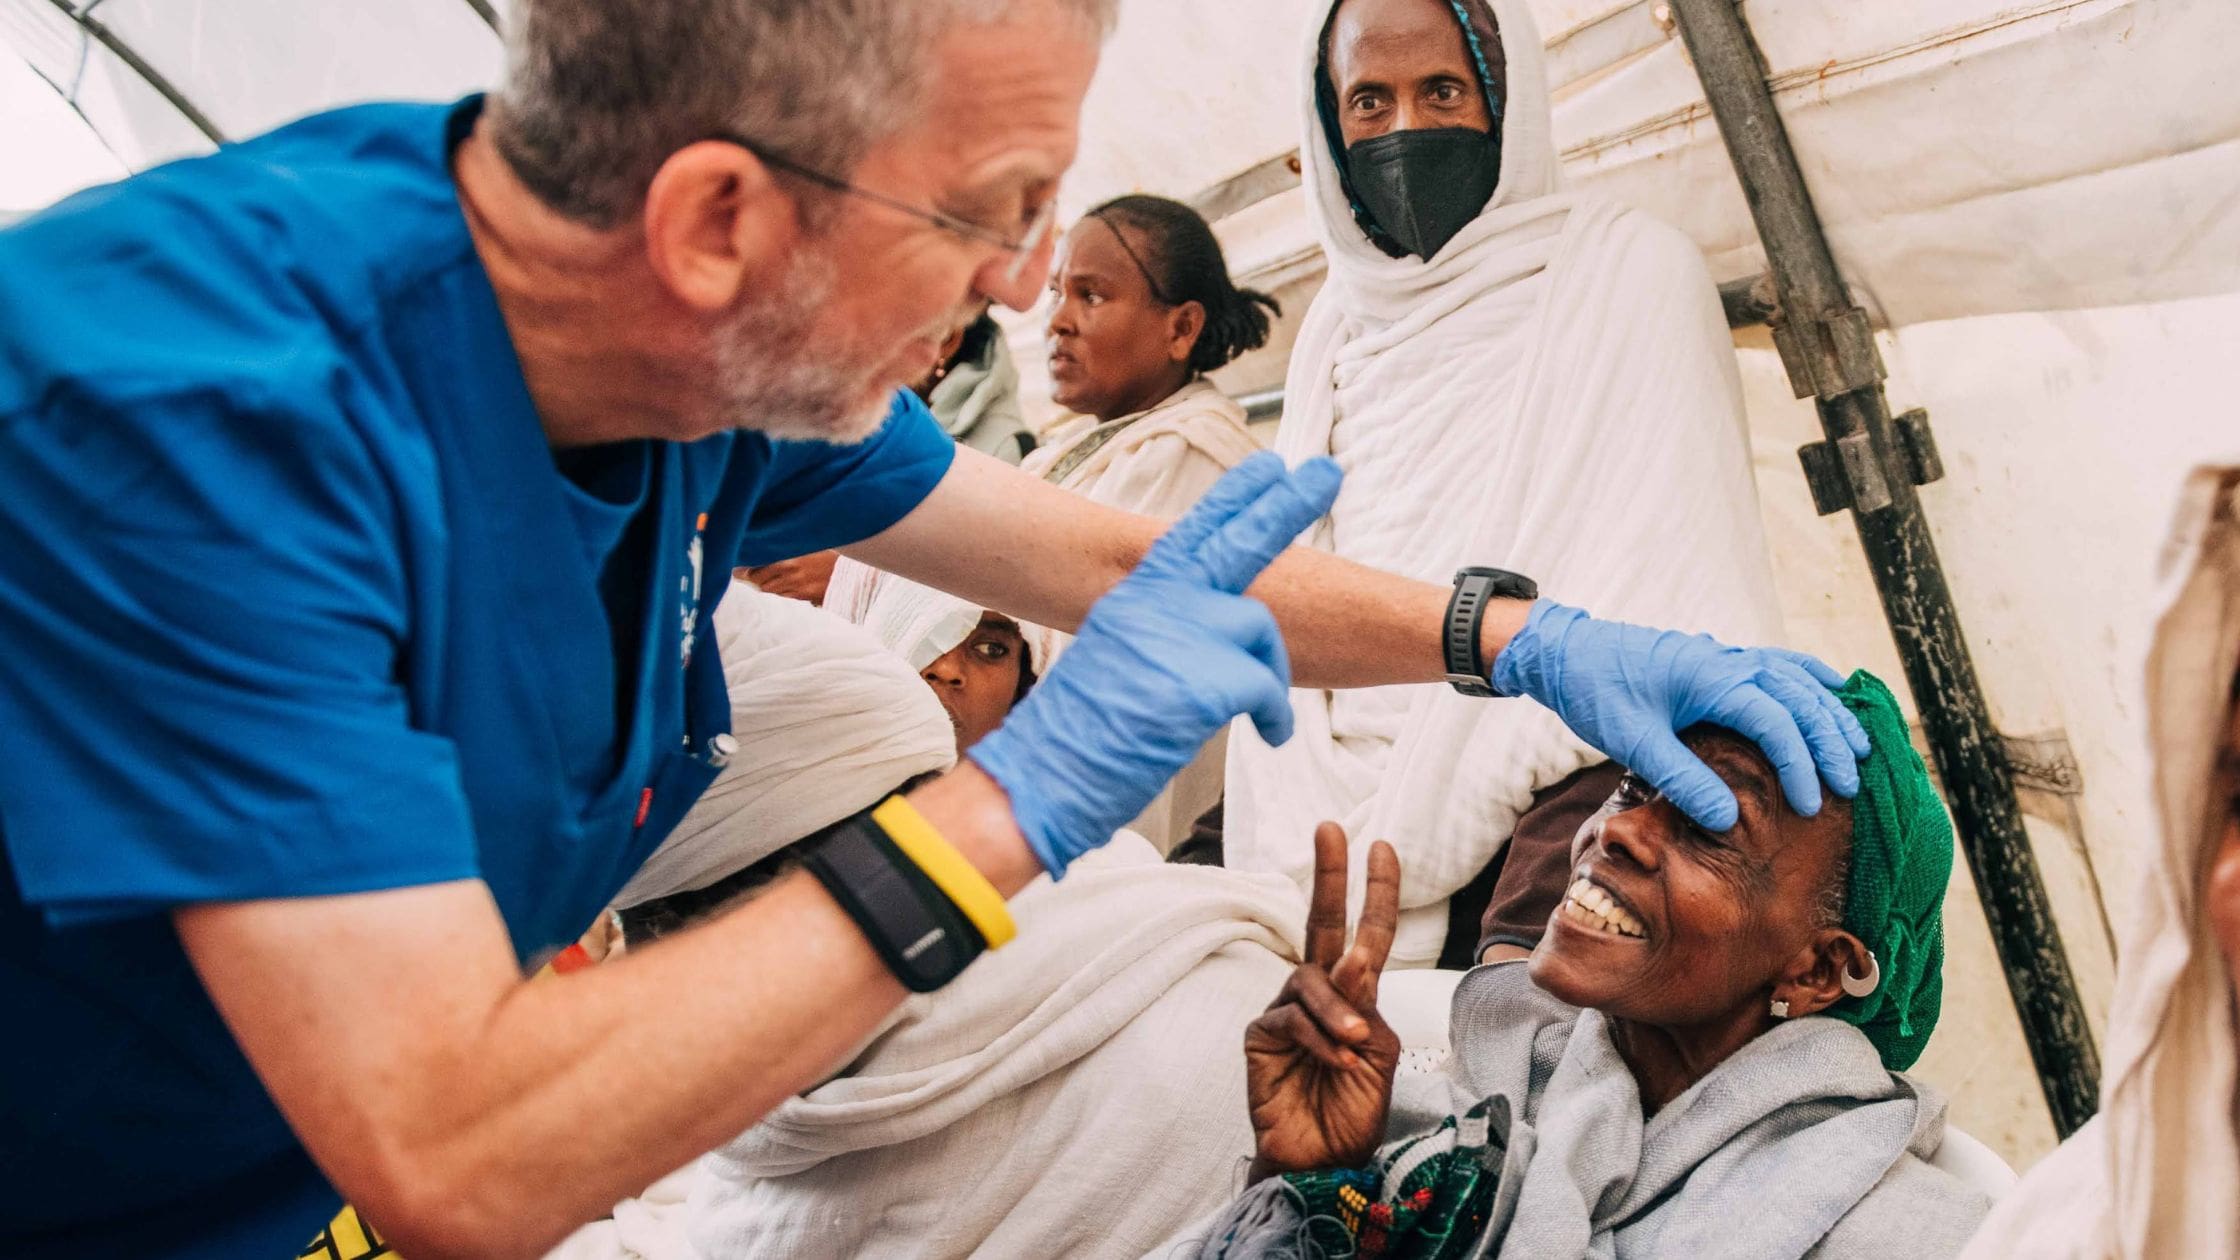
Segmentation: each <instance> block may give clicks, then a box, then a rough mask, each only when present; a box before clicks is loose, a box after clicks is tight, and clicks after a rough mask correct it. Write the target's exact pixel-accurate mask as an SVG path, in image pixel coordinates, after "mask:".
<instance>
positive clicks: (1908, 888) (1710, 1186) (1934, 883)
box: [1197, 673, 1989, 1260]
mask: <svg viewBox="0 0 2240 1260" xmlns="http://www.w3.org/2000/svg"><path fill="white" fill-rule="evenodd" d="M1839 694H1840V698H1841V699H1842V700H1843V702H1844V704H1845V705H1846V706H1847V707H1848V708H1850V709H1851V711H1852V712H1853V713H1855V714H1857V715H1858V717H1859V719H1860V721H1861V722H1862V724H1864V725H1865V726H1866V728H1867V730H1868V732H1869V734H1870V735H1871V736H1872V737H1873V739H1874V745H1875V752H1874V754H1873V755H1872V756H1871V757H1870V758H1868V759H1867V760H1866V761H1865V762H1863V763H1862V764H1861V771H1862V774H1863V777H1864V781H1865V786H1864V788H1863V789H1862V790H1861V792H1860V793H1859V796H1858V798H1857V799H1856V800H1855V801H1852V802H1848V803H1845V802H1839V801H1831V802H1830V803H1829V806H1828V808H1826V809H1824V810H1823V811H1821V813H1820V814H1819V816H1818V817H1815V818H1803V817H1800V816H1798V815H1797V814H1796V813H1794V812H1793V811H1792V810H1790V808H1789V807H1788V805H1787V804H1786V802H1785V801H1784V800H1783V799H1782V795H1781V792H1780V790H1779V787H1778V785H1777V783H1776V781H1775V779H1774V776H1773V774H1772V771H1771V769H1770V767H1769V766H1768V765H1767V764H1766V762H1765V760H1764V759H1763V758H1762V757H1761V756H1760V755H1759V754H1758V753H1757V751H1756V750H1755V749H1753V748H1751V747H1750V746H1749V745H1748V744H1747V743H1746V742H1744V741H1742V740H1741V739H1739V738H1737V737H1735V736H1732V735H1730V734H1728V733H1726V732H1725V731H1721V730H1717V729H1714V728H1708V727H1699V728H1697V729H1695V730H1693V731H1690V732H1689V733H1688V734H1687V736H1686V740H1687V742H1688V744H1689V746H1690V747H1691V748H1693V749H1694V750H1695V751H1696V752H1697V753H1698V754H1699V755H1700V756H1702V757H1703V758H1704V760H1705V761H1706V762H1707V763H1708V764H1709V765H1710V766H1711V767H1712V769H1713V770H1714V771H1715V772H1716V773H1718V775H1719V776H1720V777H1721V778H1722V779H1724V780H1725V781H1726V782H1727V783H1728V784H1729V785H1730V786H1731V787H1732V788H1733V789H1734V791H1735V795H1736V797H1737V798H1738V799H1739V800H1740V802H1741V806H1742V817H1741V821H1740V822H1739V823H1738V824H1737V825H1736V826H1735V827H1734V828H1733V829H1731V830H1730V831H1728V832H1726V833H1723V834H1714V833H1710V832H1706V831H1703V830H1701V829H1700V828H1697V827H1696V826H1694V825H1693V824H1692V823H1690V822H1689V821H1688V819H1687V817H1686V816H1685V815H1683V814H1682V813H1681V812H1680V811H1679V810H1677V809H1675V808H1674V807H1673V806H1672V805H1671V804H1670V803H1669V802H1667V801H1665V800H1663V799H1662V798H1661V797H1658V796H1657V795H1655V794H1654V793H1653V792H1652V791H1650V790H1649V789H1647V788H1646V787H1645V786H1643V785H1642V784H1641V783H1640V782H1639V781H1637V780H1634V779H1632V778H1630V777H1629V778H1628V779H1627V780H1626V781H1625V782H1624V783H1623V784H1622V785H1621V787H1620V788H1619V790H1618V792H1617V794H1616V795H1615V796H1613V797H1612V798H1611V800H1610V802H1609V803H1608V804H1607V805H1606V806H1605V807H1604V808H1603V810H1602V812H1601V813H1599V814H1597V815H1596V816H1595V817H1594V818H1593V819H1592V820H1591V821H1590V822H1589V823H1588V824H1587V825H1586V826H1585V827H1584V828H1582V829H1581V831H1580V833H1579V838H1578V840H1577V842H1576V843H1575V845H1574V849H1573V859H1572V883H1571V886H1570V890H1569V893H1568V894H1567V896H1566V897H1565V900H1564V902H1563V904H1562V905H1561V907H1560V908H1559V909H1558V910H1557V911H1556V912H1555V915H1554V917H1553V920H1552V922H1551V924H1550V929H1549V931H1548V933H1547V935H1546V937H1545V938H1544V939H1543V940H1542V942H1541V944H1540V946H1539V948H1538V950H1537V951H1536V952H1535V953H1534V954H1533V955H1532V958H1531V960H1530V961H1529V963H1526V964H1525V965H1519V964H1518V963H1515V962H1510V963H1498V964H1494V965H1491V966H1486V967H1480V968H1478V969H1477V970H1475V971H1473V972H1472V973H1470V975H1469V976H1468V977H1467V978H1466V979H1464V981H1463V982H1462V984H1461V986H1460V988H1459V989H1458V990H1457V992H1456V994H1455V1000H1454V1007H1453V1016H1452V1035H1453V1043H1454V1051H1453V1059H1452V1062H1451V1063H1450V1064H1449V1065H1448V1066H1447V1068H1446V1070H1445V1072H1444V1073H1443V1074H1435V1075H1424V1074H1418V1073H1410V1074H1406V1075H1404V1076H1402V1079H1401V1088H1400V1089H1399V1091H1398V1095H1399V1096H1398V1097H1397V1098H1396V1097H1395V1088H1394V1078H1395V1075H1396V1073H1397V1069H1398V1066H1399V1059H1400V1050H1399V1041H1398V1039H1397V1038H1396V1037H1395V1036H1394V1035H1393V1033H1392V1031H1391V1029H1390V1028H1389V1027H1387V1026H1386V1025H1385V1023H1384V1020H1383V1018H1382V1017H1381V1016H1380V1015H1379V1014H1378V1013H1377V1009H1376V992H1377V977H1378V973H1379V971H1380V970H1381V969H1382V966H1383V963H1384V953H1385V951H1386V950H1387V949H1388V948H1389V947H1390V945H1391V942H1392V934H1393V924H1394V921H1395V915H1396V906H1397V900H1398V889H1399V861H1398V859H1397V857H1395V856H1394V854H1393V852H1392V850H1391V849H1390V847H1389V846H1386V845H1384V844H1382V843H1379V844H1378V845H1376V846H1375V848H1374V849H1373V850H1372V851H1371V855H1370V862H1369V889H1368V893H1367V898H1366V901H1365V903H1364V907H1363V911H1362V918H1361V922H1360V925H1359V929H1358V931H1357V933H1356V935H1355V939H1354V942H1353V945H1352V946H1351V948H1350V949H1349V948H1346V947H1345V945H1344V939H1345V913H1344V904H1345V870H1346V865H1345V837H1344V835H1343V833H1341V832H1340V831H1339V830H1338V829H1337V828H1336V827H1335V826H1325V828H1324V829H1323V831H1322V832H1321V833H1320V834H1318V835H1317V836H1316V845H1317V855H1316V857H1317V862H1316V866H1317V870H1316V881H1315V889H1314V897H1313V908H1312V910H1311V911H1310V917H1309V922H1308V930H1307V941H1308V945H1307V954H1308V960H1307V962H1306V963H1305V964H1304V965H1302V966H1301V967H1299V968H1298V969H1297V970H1296V971H1295V972H1294V973H1293V974H1292V976H1291V978H1290V980H1289V981H1288V982H1287V983H1286V985H1285V986H1284V989H1283V991H1282V992H1281V993H1280V994H1279V995H1278V997H1277V999H1276V1001H1275V1004H1274V1005H1272V1006H1271V1007H1270V1008H1269V1009H1268V1011H1267V1013H1266V1014H1264V1015H1262V1016H1261V1017H1260V1019H1259V1020H1257V1021H1256V1022H1255V1023H1254V1024H1253V1025H1252V1027H1251V1029H1250V1030H1249V1031H1248V1032H1247V1034H1246V1040H1245V1054H1246V1061H1247V1065H1248V1077H1249V1082H1250V1087H1249V1088H1250V1096H1251V1109H1252V1122H1253V1127H1254V1130H1255V1134H1256V1141H1257V1144H1258V1159H1257V1161H1256V1163H1255V1166H1254V1171H1255V1174H1256V1175H1257V1177H1258V1181H1257V1183H1256V1184H1255V1185H1254V1187H1253V1188H1252V1189H1250V1190H1249V1191H1247V1192H1246V1194H1245V1195H1244V1196H1243V1197H1242V1198H1241V1199H1239V1200H1238V1201H1237V1202H1235V1203H1234V1204H1232V1205H1231V1206H1230V1207H1229V1208H1228V1209H1227V1210H1225V1211H1224V1212H1223V1213H1222V1214H1221V1216H1220V1217H1218V1218H1217V1220H1216V1221H1215V1222H1214V1223H1213V1225H1212V1226H1211V1227H1210V1228H1209V1229H1207V1230H1205V1231H1202V1232H1201V1234H1200V1237H1201V1239H1202V1241H1201V1242H1200V1243H1199V1244H1197V1245H1198V1246H1199V1248H1200V1254H1203V1255H1207V1256H1352V1255H1363V1256H1369V1255H1375V1256H1425V1257H1434V1256H1436V1257H1449V1256H1453V1257H1461V1256H1481V1257H1502V1258H1509V1257H1519V1258H1521V1257H1532V1258H1534V1260H1558V1258H1568V1257H1584V1256H1596V1257H1621V1258H1622V1257H1647V1256H1675V1257H1680V1256H1719V1257H1723V1258H1728V1257H1731V1258H1735V1260H1796V1258H1799V1257H1808V1256H1809V1257H1814V1258H1816V1260H1833V1258H1840V1257H1853V1256H1857V1257H1868V1256H1876V1257H1880V1256H1885V1255H1888V1256H1905V1257H1909V1258H1912V1257H1942V1256H1950V1255H1954V1254H1957V1253H1958V1251H1959V1250H1960V1248H1961V1246H1962V1245H1963V1244H1964V1243H1965V1242H1966V1240H1967V1238H1968V1236H1969V1235H1970V1233H1971V1232H1973V1231H1974V1229H1975V1228H1976V1226H1977V1224H1978V1223H1979V1222H1980V1221H1981V1220H1982V1219H1983V1217H1984V1215H1985V1213H1986V1212H1987V1211H1988V1209H1989V1203H1988V1202H1987V1201H1986V1199H1985V1198H1984V1196H1983V1195H1981V1194H1980V1193H1978V1192H1976V1191H1974V1190H1972V1189H1970V1188H1968V1187H1966V1186H1964V1185H1962V1184H1961V1183H1960V1182H1958V1181H1957V1180H1954V1179H1953V1178H1951V1177H1950V1176H1948V1175H1947V1174H1945V1173H1943V1172H1942V1171H1940V1170H1938V1169H1936V1168H1933V1167H1932V1166H1930V1164H1929V1163H1928V1162H1926V1161H1927V1160H1928V1159H1929V1158H1930V1157H1931V1156H1933V1155H1934V1154H1935V1153H1936V1150H1937V1148H1938V1146H1939V1145H1940V1143H1941V1142H1942V1140H1943V1133H1944V1104H1943V1101H1942V1100H1941V1099H1940V1098H1939V1097H1938V1096H1937V1095H1935V1094H1934V1093H1933V1092H1931V1091H1930V1090H1929V1088H1928V1087H1926V1086H1924V1085H1922V1084H1920V1083H1919V1082H1916V1081H1913V1080H1911V1079H1910V1078H1908V1077H1906V1076H1904V1075H1901V1074H1900V1073H1902V1072H1903V1070H1904V1069H1906V1068H1908V1067H1910V1066H1912V1064H1913V1062H1914V1061H1915V1059H1916V1058H1918V1057H1919V1055H1920V1053H1921V1049H1922V1047H1923V1046H1924V1045H1925V1044H1926V1042H1927V1041H1928V1037H1929V1033H1930V1030H1931V1029H1932V1028H1933V1027H1934V1025H1935V1023H1936V1018H1937V1011H1938V1005H1939V1000H1940V995H1941V990H1942V981H1941V974H1940V968H1941V966H1942V962H1943V928H1942V920H1941V917H1940V914H1941V911H1940V907H1941V904H1942V899H1943V895H1944V889H1945V884H1946V882H1947V881H1948V879H1949V877H1950V875H1951V870H1952V828H1951V823H1950V822H1949V820H1948V819H1947V818H1946V816H1945V813H1944V809H1943V806H1942V805H1941V804H1940V803H1939V802H1938V800H1937V798H1936V795H1935V792H1934V790H1933V788H1932V787H1931V785H1930V781H1929V776H1928V771H1927V769H1926V768H1925V767H1924V766H1923V765H1922V763H1921V760H1920V758H1919V757H1918V756H1917V755H1915V753H1914V751H1913V749H1912V747H1911V745H1910V744H1909V743H1908V742H1907V738H1906V728H1905V721H1904V718H1903V716H1902V715H1901V714H1900V712H1899V710H1898V707H1897V705H1896V703H1895V701H1894V700H1893V699H1892V698H1891V696H1890V693H1889V691H1888V689H1887V688H1885V687H1884V686H1883V685H1882V683H1881V682H1880V681H1879V680H1877V679H1875V678H1873V677H1872V676H1871V675H1868V674H1864V673H1861V674H1857V675H1854V676H1853V677H1852V679H1851V681H1850V682H1849V684H1848V685H1846V686H1845V688H1844V689H1843V691H1842V692H1841V693H1839ZM1387 1139H1397V1140H1393V1141H1389V1142H1388V1144H1387V1145H1385V1146H1384V1147H1383V1148H1382V1149H1381V1150H1380V1149H1379V1148H1378V1143H1379V1141H1380V1140H1387Z"/></svg>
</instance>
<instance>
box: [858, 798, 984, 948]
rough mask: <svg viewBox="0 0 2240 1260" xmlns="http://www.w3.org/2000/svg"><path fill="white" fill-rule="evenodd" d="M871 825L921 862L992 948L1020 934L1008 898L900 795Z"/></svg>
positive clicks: (883, 804)
mask: <svg viewBox="0 0 2240 1260" xmlns="http://www.w3.org/2000/svg"><path fill="white" fill-rule="evenodd" d="M871 821H873V822H875V823H877V824H879V827H880V829H881V830H883V831H885V832H886V833H887V838H888V839H890V840H892V841H894V843H895V847H896V848H898V849H900V850H902V855H903V856H904V857H907V858H909V859H910V860H911V861H912V862H914V863H916V864H917V867H918V869H919V870H920V871H923V872H924V873H925V876H926V878H928V879H930V880H932V881H933V884H934V887H936V888H939V889H940V890H941V891H942V893H943V894H944V895H946V896H947V897H948V898H949V900H950V902H951V903H952V904H954V905H955V906H956V908H957V909H958V910H960V911H962V912H963V913H964V917H965V918H966V919H968V920H970V921H971V923H972V926H973V927H974V928H977V929H978V930H979V932H980V939H981V940H982V941H983V942H985V943H986V945H987V947H988V948H989V949H1002V948H1003V947H1004V946H1005V945H1008V944H1010V943H1011V938H1012V937H1014V936H1017V935H1018V934H1019V928H1018V925H1017V924H1015V923H1013V922H1012V921H1011V910H1010V907H1008V906H1006V905H1004V902H1003V894H1002V893H999V892H997V891H996V886H995V885H994V884H991V883H989V882H988V877H987V876H985V875H982V874H981V873H980V869H979V868H978V867H976V866H974V865H973V864H972V863H970V862H968V861H966V860H965V857H964V854H962V853H959V852H957V850H956V846H954V845H952V844H950V843H949V841H948V840H947V838H945V837H944V836H943V835H942V834H941V832H940V831H939V830H938V829H936V828H935V827H934V825H933V824H932V823H930V822H927V821H926V817H925V815H924V814H921V813H919V812H918V810H917V807H916V806H914V805H912V804H911V803H910V802H909V801H906V800H904V799H903V798H901V797H899V796H890V797H888V798H887V799H886V800H884V801H881V802H880V803H879V805H878V807H877V808H875V809H873V810H872V811H871Z"/></svg>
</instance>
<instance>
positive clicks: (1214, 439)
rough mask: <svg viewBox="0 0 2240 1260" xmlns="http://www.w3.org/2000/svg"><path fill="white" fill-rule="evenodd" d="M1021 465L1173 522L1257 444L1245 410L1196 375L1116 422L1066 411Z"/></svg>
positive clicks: (1078, 491) (1112, 503)
mask: <svg viewBox="0 0 2240 1260" xmlns="http://www.w3.org/2000/svg"><path fill="white" fill-rule="evenodd" d="M1040 436H1041V444H1040V445H1038V446H1037V447H1035V449H1034V450H1033V451H1032V452H1031V453H1030V454H1028V456H1027V457H1026V458H1025V459H1023V460H1021V461H1020V462H1019V467H1020V468H1021V469H1022V470H1023V471H1026V472H1030V473H1033V474H1034V475H1035V476H1037V477H1043V478H1047V479H1048V480H1049V481H1050V482H1051V484H1053V485H1056V486H1059V487H1061V488H1063V489H1067V490H1071V491H1073V492H1074V493H1076V494H1079V495H1084V496H1086V497H1088V498H1091V499H1094V500H1096V501H1097V502H1099V503H1102V504H1104V505H1106V506H1107V507H1116V508H1120V509H1123V510H1125V511H1129V512H1141V513H1142V514H1144V515H1145V516H1157V517H1162V518H1168V519H1171V518H1173V517H1177V516H1180V515H1182V514H1183V513H1184V512H1185V511H1188V510H1189V508H1190V505H1191V504H1193V503H1196V502H1197V501H1198V497H1199V496H1200V495H1203V494H1204V493H1205V492H1206V491H1207V490H1210V489H1212V488H1213V483H1214V482H1216V481H1219V480H1220V479H1221V474H1222V473H1225V472H1227V471H1229V470H1230V469H1231V468H1234V467H1236V466H1237V465H1238V464H1241V463H1243V462H1244V460H1245V457H1246V456H1248V455H1250V454H1252V453H1253V452H1254V451H1257V450H1259V449H1260V443H1259V442H1257V441H1256V440H1254V438H1253V436H1252V432H1251V430H1249V429H1247V428H1245V415H1244V408H1242V407H1240V406H1238V405H1237V403H1236V401H1235V400H1234V399H1232V398H1230V397H1229V396H1228V395H1227V394H1224V393H1222V392H1221V391H1220V390H1219V389H1217V388H1215V387H1214V384H1213V382H1211V381H1208V380H1206V379H1205V378H1204V377H1199V378H1198V379H1196V380H1193V381H1191V382H1190V383H1189V384H1187V385H1184V386H1183V387H1182V388H1181V389H1178V390H1176V391H1175V392H1174V393H1172V394H1169V395H1168V396H1167V398H1166V400H1165V401H1164V402H1161V403H1160V404H1159V405H1157V406H1155V407H1152V408H1149V409H1148V410H1144V411H1139V412H1136V413H1135V414H1133V415H1126V416H1121V417H1119V418H1118V419H1115V420H1098V419H1097V418H1096V417H1095V416H1066V417H1063V418H1061V419H1059V420H1058V421H1056V422H1055V423H1053V424H1051V425H1050V426H1049V427H1047V428H1045V429H1043V431H1042V433H1041V435H1040Z"/></svg>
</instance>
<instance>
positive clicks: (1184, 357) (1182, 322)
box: [1167, 302, 1206, 363]
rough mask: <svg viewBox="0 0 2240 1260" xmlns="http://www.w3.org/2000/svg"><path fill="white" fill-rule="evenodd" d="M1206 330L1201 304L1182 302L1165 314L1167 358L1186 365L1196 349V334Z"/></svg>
mask: <svg viewBox="0 0 2240 1260" xmlns="http://www.w3.org/2000/svg"><path fill="white" fill-rule="evenodd" d="M1205 330H1206V306H1205V303H1203V302H1184V303H1183V304H1182V305H1180V306H1178V307H1175V308H1174V309H1173V310H1172V311H1169V312H1168V313H1167V357H1168V358H1170V359H1172V360H1174V361H1175V362H1177V363H1188V362H1189V361H1190V356H1191V355H1192V354H1195V353H1196V352H1197V349H1198V334H1199V333H1202V332H1204V331H1205Z"/></svg>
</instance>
